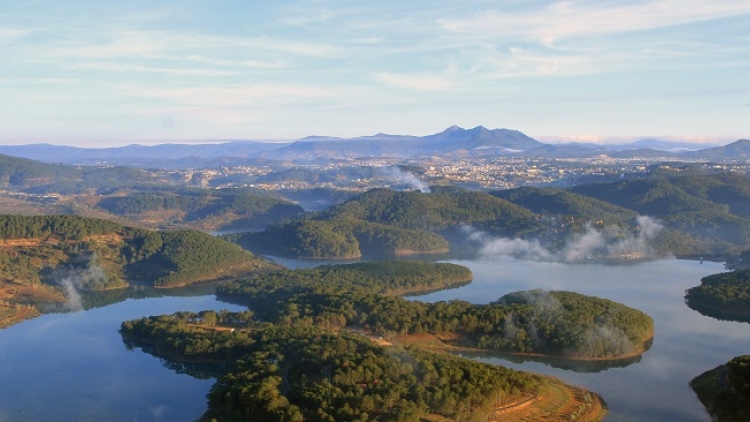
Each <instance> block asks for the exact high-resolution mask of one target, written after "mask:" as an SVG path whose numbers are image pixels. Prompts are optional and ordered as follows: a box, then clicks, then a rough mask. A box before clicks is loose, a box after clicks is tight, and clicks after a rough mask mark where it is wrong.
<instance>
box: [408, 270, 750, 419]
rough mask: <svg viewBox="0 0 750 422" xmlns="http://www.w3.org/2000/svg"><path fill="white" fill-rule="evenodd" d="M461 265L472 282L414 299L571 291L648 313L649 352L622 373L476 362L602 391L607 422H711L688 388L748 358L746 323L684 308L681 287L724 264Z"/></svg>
mask: <svg viewBox="0 0 750 422" xmlns="http://www.w3.org/2000/svg"><path fill="white" fill-rule="evenodd" d="M452 262H454V263H457V264H462V265H466V266H468V267H470V268H471V270H472V271H473V273H474V281H473V282H472V283H471V284H469V285H467V286H463V287H459V288H457V289H453V290H447V291H441V292H435V293H432V294H429V295H424V296H419V297H414V299H417V300H423V301H440V300H450V299H462V300H466V301H469V302H473V303H488V302H491V301H494V300H497V299H498V298H499V297H500V296H502V295H504V294H506V293H509V292H512V291H517V290H527V289H536V288H542V289H545V290H570V291H575V292H578V293H583V294H587V295H592V296H598V297H602V298H606V299H610V300H614V301H617V302H620V303H623V304H625V305H628V306H631V307H634V308H637V309H640V310H642V311H644V312H646V313H647V314H649V315H650V316H651V317H652V318H653V319H654V323H655V331H656V335H655V337H654V342H653V345H652V347H651V348H650V349H649V350H648V351H647V352H646V353H644V354H643V355H642V356H641V359H640V361H639V362H636V363H631V364H629V365H628V366H626V367H624V368H621V367H617V365H616V364H615V365H612V366H613V367H611V368H610V369H603V370H601V368H596V366H595V367H594V369H593V370H599V372H579V371H581V370H583V371H591V370H592V368H587V367H586V366H585V365H584V368H581V369H578V371H576V370H574V369H561V368H557V367H554V366H553V365H558V366H560V362H546V363H544V362H534V361H526V362H518V360H519V359H517V358H515V359H514V358H500V357H480V358H478V359H480V360H483V361H486V362H492V363H496V364H500V365H504V366H508V367H511V368H514V369H522V370H526V371H531V372H537V373H543V374H547V375H552V376H555V377H558V378H560V379H562V380H564V381H566V382H568V383H571V384H575V385H581V386H584V387H586V388H588V389H591V390H593V391H595V392H597V393H599V394H600V395H601V396H602V397H603V398H604V400H605V401H606V402H607V405H608V406H609V408H610V414H609V416H608V417H607V419H606V420H607V421H668V420H671V421H710V418H709V417H708V415H707V413H706V411H705V409H704V407H703V406H702V405H701V403H700V402H699V401H698V399H697V397H696V396H695V394H694V393H693V391H692V390H691V389H690V386H689V385H688V383H689V382H690V380H691V379H693V378H694V377H695V376H697V375H699V374H701V373H702V372H704V371H706V370H708V369H712V368H714V367H716V366H718V365H720V364H722V363H725V362H726V361H727V360H729V359H730V358H732V357H734V356H737V355H741V354H748V353H750V324H747V323H735V322H727V321H719V320H716V319H713V318H709V317H706V316H703V315H701V314H699V313H698V312H696V311H693V310H691V309H690V308H688V307H687V306H686V305H685V303H684V300H683V295H684V292H685V290H686V289H688V288H690V287H693V286H696V285H698V284H700V279H701V278H702V277H703V276H706V275H708V274H713V273H718V272H723V271H725V270H724V266H723V265H722V264H717V263H710V262H704V263H703V264H701V263H699V262H697V261H686V260H661V261H651V262H641V263H637V264H632V265H597V264H574V265H570V264H558V263H539V262H529V261H517V260H513V259H509V258H499V259H484V260H472V261H452Z"/></svg>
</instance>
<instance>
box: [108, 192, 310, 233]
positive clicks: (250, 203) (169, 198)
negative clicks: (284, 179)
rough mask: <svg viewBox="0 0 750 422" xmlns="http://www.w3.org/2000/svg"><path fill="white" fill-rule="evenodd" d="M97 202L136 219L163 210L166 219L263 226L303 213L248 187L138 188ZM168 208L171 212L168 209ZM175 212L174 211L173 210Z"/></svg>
mask: <svg viewBox="0 0 750 422" xmlns="http://www.w3.org/2000/svg"><path fill="white" fill-rule="evenodd" d="M98 206H99V207H100V208H102V209H104V210H106V211H108V212H111V213H113V214H116V215H120V216H126V217H130V218H134V219H138V218H139V216H141V215H143V214H145V213H150V214H149V215H150V216H151V218H153V216H154V215H157V214H156V213H158V212H166V213H165V215H166V216H169V217H170V218H169V220H168V221H169V222H172V223H197V222H206V221H211V220H217V223H216V224H215V225H217V226H221V225H232V224H234V225H241V224H246V225H249V226H256V227H260V226H265V225H267V224H269V223H271V222H274V221H278V220H280V219H283V218H292V217H296V216H299V215H300V214H302V213H303V209H302V207H300V206H298V205H295V204H292V203H290V202H288V201H286V200H284V199H281V198H278V197H277V196H274V195H270V194H267V193H262V192H258V191H256V190H252V189H197V188H194V189H189V188H179V189H164V188H160V189H148V190H146V189H140V190H130V191H128V192H127V194H126V195H113V196H107V197H104V198H102V199H101V200H100V201H99V202H98ZM170 212H171V213H170ZM175 213H177V214H175Z"/></svg>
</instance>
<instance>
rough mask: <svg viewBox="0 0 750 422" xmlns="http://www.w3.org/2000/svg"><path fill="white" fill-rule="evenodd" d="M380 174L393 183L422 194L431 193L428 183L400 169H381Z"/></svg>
mask: <svg viewBox="0 0 750 422" xmlns="http://www.w3.org/2000/svg"><path fill="white" fill-rule="evenodd" d="M378 172H379V173H380V175H381V176H383V177H384V178H386V179H388V181H390V182H391V183H394V184H399V185H405V186H407V187H408V188H410V189H416V190H418V191H420V192H422V193H430V187H429V186H428V185H427V183H425V182H424V181H422V180H421V179H419V178H418V177H417V176H415V175H414V174H413V173H410V172H408V171H404V170H402V169H400V168H399V167H380V168H379V169H378Z"/></svg>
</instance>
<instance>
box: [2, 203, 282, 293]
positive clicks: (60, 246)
mask: <svg viewBox="0 0 750 422" xmlns="http://www.w3.org/2000/svg"><path fill="white" fill-rule="evenodd" d="M0 236H1V237H2V239H3V241H2V242H0V263H2V265H1V266H0V282H2V283H3V284H19V285H34V284H38V283H40V282H43V281H44V282H47V283H50V284H53V285H54V284H56V280H57V279H59V278H61V277H63V278H70V279H73V280H75V281H76V282H79V283H80V284H79V285H77V286H76V287H78V288H84V289H92V290H101V289H110V288H118V287H125V286H127V284H128V281H136V280H139V281H140V282H142V283H148V284H154V285H156V286H159V287H172V286H178V285H185V284H189V283H192V282H196V281H201V280H205V279H214V278H217V277H222V276H228V275H231V274H233V273H237V272H248V273H249V272H253V271H261V270H265V269H273V268H276V267H275V266H273V265H271V264H269V263H267V262H266V261H265V260H263V259H260V258H257V257H255V256H253V255H252V254H251V253H249V252H247V251H244V250H242V249H241V248H240V247H238V246H237V245H234V244H232V243H229V242H226V241H223V240H221V239H218V238H215V237H213V236H210V235H208V234H206V233H202V232H198V231H191V230H181V231H166V232H158V231H152V230H146V229H138V228H131V227H125V226H122V225H120V224H117V223H113V222H111V221H107V220H101V219H93V218H84V217H77V216H70V215H61V216H60V215H58V216H54V215H53V216H18V215H0ZM81 274H90V275H91V276H90V277H89V276H86V277H84V276H82V275H81Z"/></svg>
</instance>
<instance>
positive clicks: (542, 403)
mask: <svg viewBox="0 0 750 422" xmlns="http://www.w3.org/2000/svg"><path fill="white" fill-rule="evenodd" d="M211 312H212V311H208V312H205V313H201V314H192V313H185V312H182V313H178V314H175V315H172V316H160V317H149V318H142V319H140V320H135V321H127V322H125V323H123V324H122V330H121V332H122V335H123V337H124V339H125V341H126V343H127V344H129V345H130V347H134V346H140V347H143V348H144V350H152V351H153V353H156V354H158V355H161V356H165V355H166V356H169V357H170V358H171V359H176V360H187V361H190V360H200V361H203V362H210V361H214V362H223V363H227V362H230V363H232V366H231V369H230V370H229V371H228V373H225V374H224V375H223V376H221V377H220V378H219V379H218V381H217V383H216V384H215V385H214V386H213V387H212V388H211V391H210V393H209V394H208V411H207V412H206V413H205V415H204V416H203V417H202V418H201V420H202V421H247V420H253V421H282V420H283V421H303V420H321V421H329V422H334V421H335V422H345V421H372V420H377V421H394V422H395V421H404V422H406V421H409V422H419V421H423V420H446V419H445V418H449V419H447V420H456V421H458V420H465V421H469V420H475V421H479V420H496V419H498V418H499V417H501V415H504V414H511V413H513V414H514V415H515V414H516V413H514V412H517V414H520V415H525V416H527V417H531V418H535V417H544V418H545V419H546V420H582V421H598V420H601V418H603V416H604V415H605V414H606V406H605V404H604V402H603V401H602V400H601V398H600V397H599V396H597V395H596V394H594V393H591V392H588V391H586V390H583V389H579V388H575V387H569V386H567V385H565V384H562V383H561V382H560V381H558V380H556V379H550V378H547V377H542V376H538V375H533V374H529V373H525V372H518V371H513V370H510V369H506V368H503V367H500V366H495V365H489V364H483V363H479V362H475V361H472V360H469V359H465V358H460V357H457V356H452V355H448V354H438V353H432V352H428V351H425V350H421V349H419V348H417V347H408V348H402V347H398V346H382V345H379V344H377V343H376V342H375V341H373V339H369V338H367V337H364V336H361V335H356V334H354V333H349V332H346V331H340V332H335V331H331V330H326V329H322V328H321V327H318V326H280V325H272V324H263V323H252V322H248V314H247V313H239V314H233V313H223V314H221V315H219V314H216V313H213V314H212V315H211V314H210V313H211Z"/></svg>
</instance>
